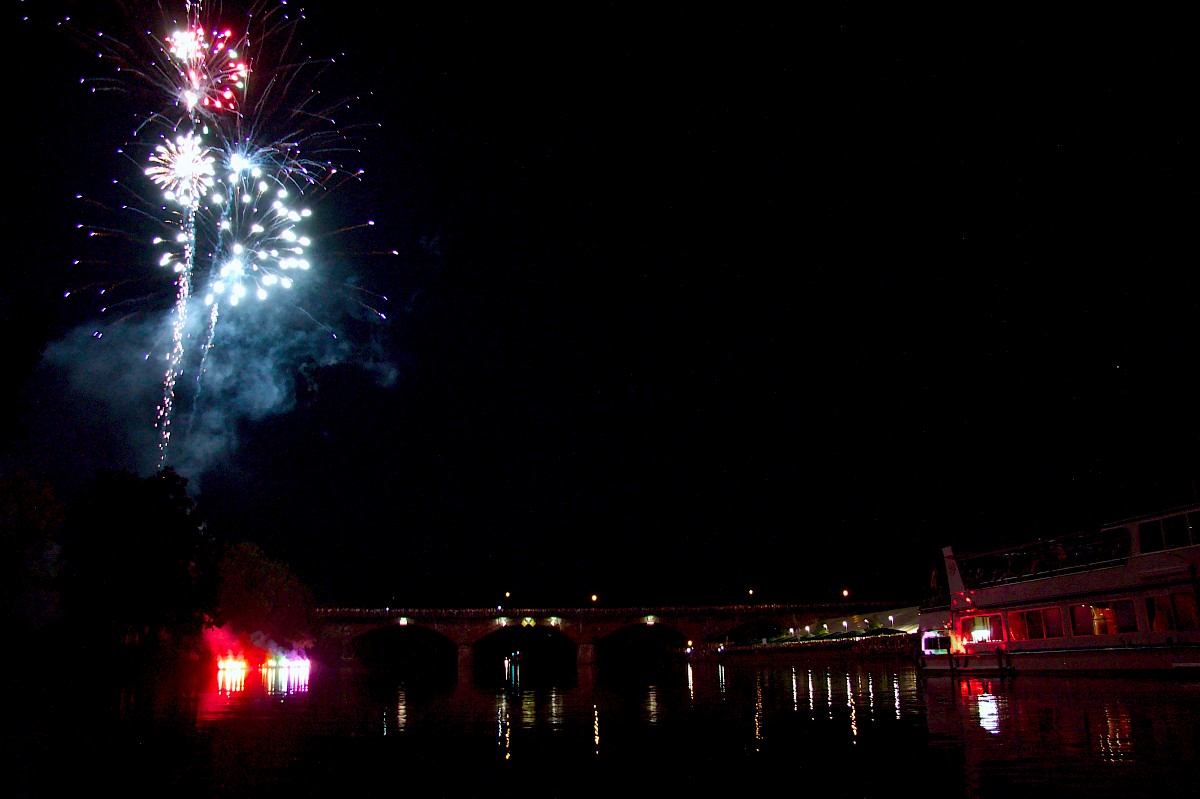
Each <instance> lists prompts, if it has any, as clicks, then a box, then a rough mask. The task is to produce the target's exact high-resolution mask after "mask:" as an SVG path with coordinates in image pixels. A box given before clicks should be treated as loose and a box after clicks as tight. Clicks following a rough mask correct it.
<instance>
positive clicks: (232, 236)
mask: <svg viewBox="0 0 1200 799" xmlns="http://www.w3.org/2000/svg"><path fill="white" fill-rule="evenodd" d="M184 10H185V17H184V19H182V20H171V19H168V18H164V19H163V20H162V22H161V26H160V28H159V29H158V30H157V31H155V30H148V31H145V35H144V37H143V38H140V39H138V40H136V41H135V42H133V43H131V44H127V43H125V42H123V41H121V40H119V39H117V38H115V37H113V36H111V35H106V34H103V33H99V34H96V35H95V36H94V37H89V39H88V41H89V42H90V43H93V44H97V45H98V46H99V48H100V53H99V55H100V57H101V59H103V60H105V62H107V63H109V64H111V65H112V66H113V68H114V71H115V76H110V77H108V78H101V79H98V80H94V81H92V84H93V90H95V91H116V92H120V93H122V94H124V95H128V96H132V97H134V98H135V99H136V100H137V101H138V105H140V106H141V110H139V111H136V112H135V120H136V123H135V125H134V128H133V134H132V138H131V139H130V141H128V142H126V143H125V145H123V146H122V148H121V150H120V152H122V153H126V154H127V155H128V154H129V153H136V151H137V150H138V149H144V150H146V151H147V155H146V156H144V157H143V159H142V160H141V164H142V166H141V167H140V169H141V172H142V174H143V176H144V179H145V180H146V181H147V184H148V185H147V186H146V188H149V187H153V188H155V189H156V190H157V194H154V195H148V194H146V193H145V192H143V191H142V189H140V188H138V187H137V186H136V185H135V186H132V187H130V192H131V194H132V195H133V197H134V198H135V202H134V203H133V204H130V205H126V206H123V207H124V208H126V209H127V210H129V211H131V212H133V213H134V214H136V215H137V217H138V218H139V219H141V220H143V221H145V220H151V221H153V222H154V223H155V224H156V225H157V226H158V227H160V228H161V230H160V231H159V232H157V234H156V235H154V236H153V238H152V241H151V246H152V247H153V249H154V250H155V252H156V254H155V256H154V259H155V262H156V263H157V265H158V266H159V267H160V268H162V269H164V270H167V271H168V273H169V274H170V275H172V286H173V288H174V307H173V311H172V314H173V319H172V326H171V342H170V345H169V348H168V352H167V353H166V354H165V356H164V357H165V361H166V371H165V373H164V376H163V386H162V388H163V392H162V400H161V402H160V403H159V406H158V409H157V417H156V421H155V426H156V427H157V428H158V430H159V433H160V436H159V462H160V466H163V465H165V463H166V457H167V450H168V444H169V443H170V441H171V428H172V421H173V416H174V415H175V409H176V406H177V401H176V400H177V397H176V391H177V388H178V385H179V383H178V381H179V377H180V376H181V375H182V374H183V373H184V371H185V368H186V367H187V361H188V353H189V351H191V350H192V349H194V348H193V346H192V344H191V341H192V335H193V334H191V333H189V309H190V307H191V306H192V305H193V304H194V303H196V302H202V303H203V305H204V307H205V308H206V309H207V313H206V314H205V318H206V324H205V330H204V332H203V333H202V337H201V339H200V340H201V344H200V346H199V347H198V349H199V363H198V366H197V367H196V371H195V378H196V388H195V397H197V398H198V397H199V395H200V386H199V382H200V380H201V379H202V377H203V375H204V372H205V362H206V359H207V358H208V357H209V351H210V350H211V349H212V347H213V342H214V340H215V337H216V332H217V323H218V320H219V319H220V318H221V316H222V311H223V309H235V308H237V307H238V306H239V305H244V304H245V303H246V302H247V301H253V302H254V303H256V304H257V303H261V302H264V301H268V300H270V299H271V298H272V297H275V296H279V295H280V294H282V293H285V292H287V290H288V289H290V288H291V287H292V286H293V285H294V284H295V282H296V281H297V279H298V278H299V277H300V276H303V275H305V274H306V273H308V272H309V271H310V269H311V268H312V264H311V262H310V260H309V258H310V256H309V249H310V247H312V245H313V242H312V235H313V234H311V233H310V232H309V231H308V227H309V225H310V223H311V218H312V213H313V212H312V210H311V206H312V204H313V201H314V200H316V199H319V197H320V196H322V195H324V194H326V193H328V192H329V191H331V190H332V189H335V188H337V187H338V186H339V185H341V184H342V183H343V182H345V181H349V180H358V179H359V178H360V177H361V174H362V172H361V170H352V169H347V168H345V167H344V166H343V165H341V164H340V163H339V162H338V161H337V160H336V159H337V158H338V156H339V155H341V154H342V153H345V152H349V151H354V150H355V147H354V145H353V144H352V143H351V142H352V141H353V140H352V138H351V136H350V135H349V131H348V130H347V129H345V128H342V127H339V126H338V125H337V123H336V121H335V112H337V113H340V112H341V111H344V110H346V109H347V108H348V106H349V104H350V102H351V101H352V100H355V99H357V98H345V99H343V100H339V101H337V102H335V103H333V104H328V105H327V104H322V103H321V102H320V101H321V98H322V94H321V92H320V91H318V90H317V89H316V88H315V84H316V79H317V77H318V76H319V73H320V72H321V70H322V68H323V67H324V66H326V65H328V63H330V62H327V61H318V60H312V59H307V58H296V57H293V56H292V54H291V53H290V52H289V47H290V44H291V43H292V42H293V40H294V38H295V36H294V32H295V31H294V29H295V26H296V25H297V24H298V22H299V20H300V19H302V18H303V14H302V12H301V13H300V15H299V16H295V15H293V14H292V12H291V11H290V10H289V9H288V7H287V5H286V3H285V2H279V3H278V4H276V5H273V6H269V5H268V4H266V3H260V4H257V5H255V6H254V7H253V8H251V9H250V10H249V11H247V12H246V14H245V17H244V19H243V20H242V24H241V26H240V32H239V26H238V25H230V24H224V23H228V22H230V21H231V20H229V19H228V18H226V19H224V20H221V19H220V17H221V16H222V14H223V13H224V9H223V8H221V9H218V11H217V13H216V14H212V15H210V14H209V13H208V12H207V11H206V10H205V9H204V8H203V4H202V3H200V2H194V1H190V0H189V1H188V2H185V3H184ZM219 23H221V24H219ZM252 78H253V81H252ZM129 157H132V158H133V159H134V160H135V161H136V160H138V159H137V156H136V155H131V156H129ZM364 307H369V306H364ZM371 311H372V312H373V313H375V314H376V316H377V317H378V318H379V319H384V318H385V316H384V315H383V313H382V312H380V311H378V310H377V309H376V308H373V307H372V308H371ZM304 313H305V314H306V315H307V312H304ZM309 318H312V317H311V316H309ZM314 321H315V320H314ZM317 324H318V325H319V326H321V327H322V328H324V329H325V330H327V331H328V332H330V333H333V331H332V330H331V329H330V328H328V326H327V325H324V324H322V323H320V322H318V323H317ZM194 408H195V400H194V401H193V411H194Z"/></svg>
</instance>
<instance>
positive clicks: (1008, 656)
mask: <svg viewBox="0 0 1200 799" xmlns="http://www.w3.org/2000/svg"><path fill="white" fill-rule="evenodd" d="M918 666H919V667H920V669H921V670H922V672H923V673H926V674H931V675H956V674H958V675H968V674H980V675H991V676H995V675H1000V676H1006V675H1016V674H1065V673H1071V672H1095V673H1118V672H1120V673H1147V674H1163V675H1170V676H1173V677H1180V676H1189V675H1190V676H1196V677H1200V644H1194V645H1174V646H1114V647H1092V648H1087V649H1038V650H1029V651H1007V652H986V653H982V652H981V653H976V654H970V655H965V654H954V655H924V656H923V657H922V658H921V659H920V660H919V662H918Z"/></svg>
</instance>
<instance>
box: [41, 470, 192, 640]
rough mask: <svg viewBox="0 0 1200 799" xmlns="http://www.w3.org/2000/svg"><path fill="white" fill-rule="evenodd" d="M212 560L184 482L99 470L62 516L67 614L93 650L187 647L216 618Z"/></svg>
mask: <svg viewBox="0 0 1200 799" xmlns="http://www.w3.org/2000/svg"><path fill="white" fill-rule="evenodd" d="M215 556H216V548H215V544H214V542H213V541H212V540H211V538H210V537H209V536H208V535H207V533H206V532H205V526H204V523H203V521H202V519H201V518H200V514H199V513H198V512H197V510H196V506H195V503H194V502H193V501H192V499H191V497H189V496H188V493H187V480H186V479H184V478H183V477H180V476H179V475H178V474H177V473H175V471H174V470H172V469H165V470H163V471H161V472H159V473H157V474H155V475H153V476H151V477H146V478H142V477H138V476H136V475H134V474H132V473H130V472H121V471H113V470H103V471H101V472H100V473H98V474H97V476H96V478H95V480H94V481H93V482H92V484H91V485H90V486H89V487H88V488H87V489H86V490H85V491H84V492H83V493H82V494H81V496H80V497H79V498H78V499H77V500H76V501H75V502H73V503H72V504H71V506H70V507H69V509H68V513H67V522H66V528H65V543H64V560H65V563H64V575H63V576H64V580H63V605H64V611H65V613H66V615H67V617H68V619H69V620H70V622H71V623H73V624H74V625H75V626H76V632H77V634H78V635H79V636H80V641H81V642H82V643H84V644H86V645H89V646H96V647H99V648H107V647H114V646H115V647H116V648H117V649H118V650H119V651H124V652H130V651H140V652H149V651H155V650H158V649H159V648H160V645H161V644H163V643H165V642H170V641H173V642H174V643H176V644H183V643H185V642H189V641H191V640H193V639H194V637H195V636H196V635H198V634H199V633H200V631H201V630H202V629H203V626H204V624H205V623H206V622H207V621H208V620H209V619H211V617H212V614H213V611H214V609H215V597H216V590H215V588H216V569H215Z"/></svg>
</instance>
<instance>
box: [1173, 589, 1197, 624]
mask: <svg viewBox="0 0 1200 799" xmlns="http://www.w3.org/2000/svg"><path fill="white" fill-rule="evenodd" d="M1171 604H1172V605H1173V606H1174V610H1175V623H1176V625H1177V627H1176V628H1175V629H1177V630H1200V612H1198V611H1197V608H1196V594H1195V593H1194V592H1192V591H1180V592H1179V593H1177V594H1171Z"/></svg>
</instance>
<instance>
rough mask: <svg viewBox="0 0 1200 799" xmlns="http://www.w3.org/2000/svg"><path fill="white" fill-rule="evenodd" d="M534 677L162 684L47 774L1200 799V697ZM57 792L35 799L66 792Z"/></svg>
mask: <svg viewBox="0 0 1200 799" xmlns="http://www.w3.org/2000/svg"><path fill="white" fill-rule="evenodd" d="M523 665H524V664H517V668H516V669H515V670H510V673H509V677H510V678H509V679H506V680H504V681H503V682H500V683H498V684H494V685H491V684H487V683H479V682H475V681H472V680H470V679H465V680H459V681H457V682H450V683H448V684H446V683H439V684H429V683H423V682H421V681H419V680H416V681H400V680H396V679H388V678H382V677H376V678H368V677H364V676H362V675H357V674H353V673H350V672H340V671H328V670H321V669H320V668H319V667H317V668H314V670H313V671H312V672H311V673H307V672H304V673H301V672H295V671H291V670H287V669H284V670H279V669H275V670H272V669H263V670H261V671H260V676H256V675H253V670H252V671H251V672H250V676H249V677H247V674H246V672H244V671H243V672H241V674H240V675H239V674H238V673H237V672H236V671H233V672H229V673H222V674H220V675H217V676H216V677H215V678H213V677H210V678H208V679H207V680H205V681H203V682H202V683H198V684H197V685H198V687H193V688H188V687H187V684H186V683H179V684H176V683H173V682H171V681H168V680H163V681H162V682H161V684H159V685H156V686H140V687H138V688H134V689H127V690H125V691H122V692H121V693H120V696H121V701H120V703H119V704H118V705H117V706H116V707H117V709H116V713H117V718H116V719H114V720H113V723H116V724H117V725H118V726H117V727H116V728H115V729H116V730H117V731H118V732H119V733H121V734H117V735H92V736H87V735H85V736H80V735H79V733H80V732H81V731H80V730H74V734H65V735H63V736H62V740H58V739H57V738H54V739H53V743H54V746H53V747H52V746H51V745H50V744H49V743H47V746H46V748H45V749H37V748H35V749H34V751H32V752H27V753H26V754H27V755H37V754H38V753H39V752H43V753H46V756H47V757H49V754H48V753H49V752H50V751H54V752H55V754H54V760H55V762H56V763H57V762H59V761H60V759H61V760H65V761H70V760H71V758H72V757H75V758H76V759H78V758H92V757H101V755H103V754H104V753H107V755H108V756H109V757H110V758H121V759H122V760H121V762H126V759H125V755H124V754H123V753H124V752H125V751H126V750H125V749H122V748H119V746H118V745H119V744H121V745H124V746H128V745H130V742H131V741H133V742H134V743H136V746H137V747H138V750H137V751H139V753H140V754H141V755H142V756H145V757H147V758H151V757H152V760H151V762H153V764H154V768H155V769H157V770H158V772H157V783H158V784H160V785H168V786H169V785H178V784H182V783H187V782H188V781H193V782H196V784H197V785H200V786H207V787H209V788H211V787H212V786H213V785H226V784H232V785H236V786H239V787H238V791H240V790H241V789H243V788H244V789H245V790H246V791H247V792H249V791H250V790H251V789H253V790H261V789H273V788H280V789H289V788H291V789H303V792H304V794H305V795H313V794H314V793H319V794H320V795H325V793H332V792H333V791H335V790H337V791H339V792H340V791H344V790H346V789H352V788H354V787H355V786H356V785H361V786H364V787H365V786H368V785H370V783H369V782H368V780H369V779H375V778H382V777H383V776H384V775H394V774H398V773H411V770H412V769H417V770H421V771H422V772H428V771H430V770H432V771H433V772H435V773H438V774H443V775H446V776H447V778H448V779H447V781H446V782H445V783H444V784H443V788H442V789H439V790H442V792H441V793H436V792H435V794H433V795H445V796H450V795H455V796H475V795H487V796H489V797H492V796H496V795H509V794H506V793H505V791H506V790H507V789H506V788H504V787H503V786H505V785H509V784H510V783H511V784H512V786H513V789H512V793H511V795H517V794H518V793H519V794H520V795H522V796H524V797H533V796H592V795H602V794H606V793H607V794H611V793H614V792H617V793H620V792H623V791H624V789H622V788H621V787H620V786H621V785H625V784H636V785H638V786H640V788H643V789H646V790H649V789H650V788H652V787H653V788H656V789H661V790H662V791H664V792H667V793H668V794H670V795H673V793H674V792H680V791H686V792H687V793H689V794H691V795H693V796H707V795H718V794H720V795H727V791H728V790H730V789H732V788H736V787H737V786H738V785H741V784H742V781H744V780H745V779H747V775H754V784H755V785H756V786H757V787H758V788H760V789H767V788H771V787H775V786H776V785H777V786H778V787H780V788H788V787H790V788H792V789H794V788H795V786H796V785H797V784H798V783H797V781H799V783H802V784H804V785H806V786H809V787H810V788H811V790H812V792H813V793H814V795H821V796H841V795H846V796H892V795H897V792H898V791H899V789H900V788H904V789H906V790H903V791H899V792H901V793H906V792H908V791H907V788H910V787H916V786H918V785H924V786H926V787H929V786H933V785H936V786H937V788H938V790H937V792H938V793H944V794H946V795H951V796H979V797H983V796H991V795H998V794H1000V793H1003V792H1006V791H1025V792H1027V793H1039V792H1045V791H1051V790H1052V791H1054V792H1055V793H1056V795H1057V796H1060V797H1070V796H1087V797H1089V799H1093V798H1094V797H1105V796H1113V797H1116V796H1121V797H1139V796H1154V797H1156V799H1157V797H1165V796H1180V795H1185V794H1196V791H1195V790H1194V788H1193V785H1195V784H1196V778H1195V777H1194V776H1193V775H1194V774H1195V773H1197V772H1198V771H1200V769H1198V766H1200V727H1198V725H1197V719H1200V683H1194V682H1186V681H1171V680H1163V679H1157V680H1152V679H1118V678H1096V677H1092V678H1086V679H1085V678H1065V677H1053V678H1038V677H1033V676H1019V677H1017V678H1016V679H1012V680H999V679H950V678H946V677H936V678H929V679H927V680H926V679H922V678H920V677H919V675H918V674H917V673H916V672H915V671H914V670H913V669H912V668H911V667H910V666H909V665H908V664H906V663H899V664H897V663H869V664H821V663H803V662H791V663H787V662H749V661H747V662H736V661H735V662H729V663H721V664H713V663H700V664H688V665H681V666H680V668H679V669H678V670H677V671H676V672H670V673H667V674H663V673H656V674H654V675H652V676H649V677H647V678H645V679H622V680H620V681H615V682H614V681H613V680H609V679H605V678H604V675H603V674H602V673H597V672H596V671H595V670H594V669H580V670H579V671H578V673H577V674H576V675H573V677H572V679H570V680H567V681H566V682H563V683H562V684H558V683H555V682H553V681H551V682H550V683H545V682H542V683H541V684H538V685H536V686H534V685H529V684H526V685H522V684H521V681H520V679H519V671H520V668H522V667H523ZM513 671H515V672H516V673H517V677H518V678H517V679H515V680H514V679H511V676H512V674H513ZM97 690H102V687H101V686H97ZM139 691H140V692H141V693H139ZM189 714H190V719H191V720H190V722H189V720H188V719H189ZM81 721H86V722H87V723H90V724H93V725H96V726H97V727H101V726H103V724H105V723H106V722H104V720H103V719H100V718H93V719H86V720H81ZM168 728H169V729H170V730H171V731H172V733H173V737H172V736H169V735H164V734H163V731H164V729H168ZM85 731H86V727H85ZM65 732H70V731H69V730H65ZM39 735H41V736H42V738H41V739H35V740H47V741H49V740H50V732H49V731H47V730H41V731H39ZM83 742H87V745H88V746H89V747H91V748H90V749H89V750H87V751H85V750H83V749H80V748H79V746H81V745H82V743H83ZM168 742H173V743H171V744H170V745H168ZM113 762H116V761H115V760H114V761H113ZM108 765H111V764H108ZM406 768H407V769H409V770H410V772H405V771H404V770H405V769H406ZM47 773H53V769H48V772H47ZM451 776H452V777H453V779H449V777H451ZM535 777H536V779H535ZM43 779H46V778H45V777H43ZM630 780H634V781H635V782H634V783H629V781H630ZM517 785H520V786H521V791H518V790H517V789H516V787H515V786H517ZM484 786H490V787H488V788H486V789H485V787H484ZM497 786H500V787H497ZM45 787H46V789H45V791H42V792H38V793H33V794H31V795H48V794H50V793H52V792H53V790H52V786H45ZM235 792H237V791H234V790H232V789H231V790H230V791H217V792H215V793H224V794H225V795H232V794H233V793H235ZM625 792H627V791H625ZM193 795H214V794H213V793H204V792H202V791H197V792H196V793H194V794H193ZM426 795H430V794H426Z"/></svg>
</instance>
